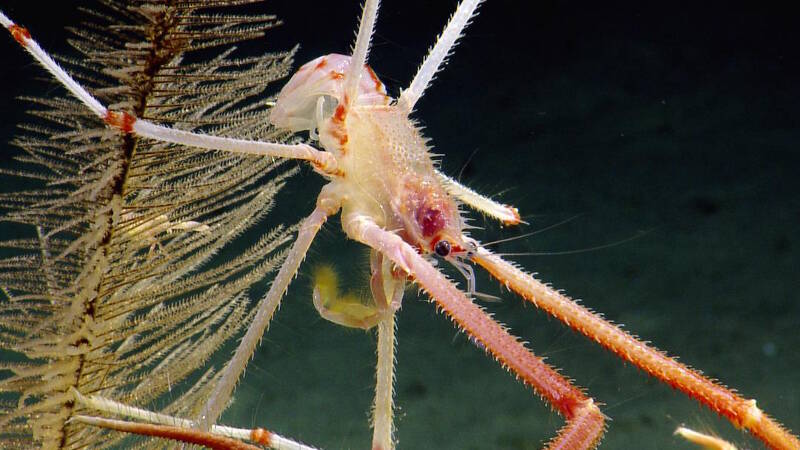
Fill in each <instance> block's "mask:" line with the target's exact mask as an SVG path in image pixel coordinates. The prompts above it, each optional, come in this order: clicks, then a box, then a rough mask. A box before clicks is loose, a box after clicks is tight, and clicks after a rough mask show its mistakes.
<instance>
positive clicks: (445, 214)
mask: <svg viewBox="0 0 800 450" xmlns="http://www.w3.org/2000/svg"><path fill="white" fill-rule="evenodd" d="M377 3H378V2H377V1H367V3H366V5H365V7H364V14H363V17H362V21H361V25H360V27H359V34H358V38H357V40H356V44H355V46H354V51H353V54H352V55H351V56H343V55H328V56H326V57H321V58H318V59H317V60H314V61H312V62H310V63H307V64H306V65H304V66H303V67H301V68H300V69H299V70H298V72H297V74H296V75H295V76H294V77H293V78H292V80H291V81H290V82H289V83H288V84H287V85H286V87H285V88H284V90H283V91H282V93H281V96H280V97H279V100H278V102H277V104H276V106H275V108H274V109H273V112H272V122H273V124H274V125H276V126H278V127H283V128H286V129H288V130H291V131H295V132H300V131H308V132H309V133H310V134H311V136H312V138H314V139H316V140H318V141H319V144H320V146H321V147H322V148H324V150H325V151H319V150H317V149H315V148H313V147H311V146H309V145H306V144H296V145H284V144H272V143H264V142H253V141H245V140H236V139H228V138H218V137H213V136H205V135H197V134H193V133H187V132H183V131H179V130H174V129H170V128H166V127H161V126H158V125H155V124H152V123H150V122H147V121H144V120H139V119H137V118H135V117H133V116H131V115H130V114H127V113H124V112H116V111H110V110H108V109H106V108H105V107H104V106H102V105H100V104H99V103H98V102H97V101H96V100H95V99H94V98H93V97H92V96H91V95H89V94H88V93H87V92H86V91H85V90H84V89H83V88H81V87H80V86H78V85H77V83H75V82H74V81H73V80H72V79H71V78H70V77H69V75H67V74H66V73H65V72H63V71H62V70H61V69H60V68H58V66H57V65H55V63H54V62H53V61H52V60H51V59H49V57H48V56H47V55H46V54H45V53H44V52H43V51H42V50H41V49H40V48H39V47H38V45H36V43H35V42H34V41H33V40H32V39H31V38H30V34H29V33H27V31H26V30H25V29H24V28H21V27H19V26H17V25H14V24H13V23H12V22H11V21H10V20H8V19H7V18H6V17H5V16H1V17H0V20H1V21H2V22H3V24H4V25H5V26H6V27H7V28H8V29H9V30H10V31H11V33H12V35H14V37H15V39H16V40H17V41H18V42H19V43H20V44H21V45H23V47H25V48H26V49H27V50H29V51H30V52H31V53H32V54H34V56H35V57H37V59H39V60H40V62H42V63H43V64H44V65H45V66H46V67H47V68H48V70H50V71H51V72H52V73H53V74H54V76H56V78H58V79H59V80H60V81H61V82H63V83H64V84H65V85H67V87H68V88H69V89H70V90H71V92H72V93H73V94H74V95H76V96H77V97H78V98H80V99H81V100H82V101H83V102H84V103H85V104H86V105H87V106H88V107H89V108H90V109H91V110H92V111H93V112H94V113H95V114H96V115H97V116H99V117H101V118H103V120H105V121H106V123H108V125H109V126H111V127H114V128H117V129H119V130H120V131H121V132H123V133H133V134H137V135H139V136H142V137H147V138H151V139H157V140H161V141H167V142H174V143H179V144H183V145H190V146H196V147H201V148H207V149H214V150H223V151H230V152H236V153H250V154H255V155H262V156H272V157H287V158H295V159H301V160H306V161H309V163H310V164H312V166H313V167H314V168H315V170H316V171H317V172H319V173H320V174H321V175H322V176H324V177H326V178H327V179H328V180H329V183H328V184H327V185H326V186H325V188H324V189H323V191H322V192H321V193H320V195H319V197H318V200H317V206H316V208H315V210H314V211H313V212H312V213H311V214H310V215H309V216H308V217H307V218H306V219H305V221H304V222H303V225H302V227H301V230H300V232H299V234H298V238H297V240H296V242H295V244H294V245H293V247H292V249H291V250H290V253H289V255H288V256H287V259H286V262H285V263H284V265H283V267H282V268H281V270H280V272H279V274H278V275H277V277H276V279H275V281H274V282H273V285H272V287H271V291H270V293H269V295H268V296H267V297H266V298H265V300H264V301H263V303H262V304H261V305H259V312H258V314H257V315H256V318H255V320H254V322H253V324H252V325H251V327H250V329H249V330H248V333H247V335H246V336H245V338H244V339H243V340H242V343H241V345H240V346H239V348H238V349H237V352H236V354H235V356H234V358H233V359H232V360H231V362H230V363H229V366H228V369H227V370H226V371H225V376H224V377H223V379H222V380H221V381H220V383H219V384H218V385H217V386H216V390H215V391H214V393H213V394H212V395H211V397H210V398H209V401H208V406H207V409H206V416H205V417H204V422H205V426H210V425H211V424H212V423H213V422H215V421H216V418H217V417H218V416H219V414H220V413H221V411H222V409H223V408H224V406H225V405H224V404H223V402H221V401H220V399H224V398H227V394H229V393H230V391H231V390H232V389H233V387H234V384H235V382H236V380H237V379H238V377H239V375H240V373H241V371H242V370H243V369H244V366H245V364H246V363H247V361H248V360H249V358H250V356H251V354H252V352H253V351H254V349H255V346H256V344H257V342H258V340H259V339H260V337H261V334H262V333H263V330H264V329H265V327H266V325H267V323H268V322H269V320H270V318H271V316H272V314H273V312H274V311H275V309H276V308H277V306H278V303H279V301H280V298H281V297H282V295H283V293H284V292H285V290H286V288H287V286H288V284H289V282H290V281H291V279H292V278H293V277H294V274H295V273H296V271H297V269H298V267H299V264H300V262H301V261H302V260H303V258H304V256H305V254H306V252H307V250H308V248H309V246H310V244H311V242H312V241H313V239H314V237H315V235H316V233H317V231H318V230H319V229H320V227H321V226H322V225H323V223H324V222H325V221H326V219H327V217H328V216H330V215H333V214H335V213H337V212H339V211H341V217H342V224H343V228H344V231H345V233H346V234H347V235H348V236H349V237H350V238H352V239H354V240H357V241H359V242H362V243H364V244H366V245H368V246H369V247H370V248H371V249H372V256H373V264H372V276H373V282H372V284H371V287H372V293H373V296H374V297H375V308H376V311H377V312H378V314H376V316H375V323H377V324H378V326H379V349H381V350H379V364H378V366H379V369H378V370H379V376H378V387H377V389H376V390H377V395H376V413H375V422H376V423H375V435H374V440H373V448H383V449H388V448H391V447H392V446H393V442H392V419H391V415H392V399H391V378H392V367H391V364H392V359H393V356H392V348H393V343H392V341H393V336H392V332H393V325H392V321H393V314H394V311H395V309H396V308H397V307H398V306H399V298H400V297H401V296H402V292H403V287H404V283H405V280H406V278H410V279H412V280H413V281H414V282H415V283H418V284H419V286H420V287H421V288H422V289H424V290H425V291H427V292H428V293H429V294H430V296H431V297H432V299H433V300H434V301H435V302H436V303H437V304H438V306H439V307H441V308H442V309H443V310H444V311H445V312H446V313H447V314H448V315H450V316H451V317H452V318H453V320H454V321H456V322H457V323H458V324H459V326H460V327H461V328H462V329H463V330H464V331H465V332H467V333H468V334H469V335H470V336H471V337H472V338H474V339H475V340H476V341H477V342H479V343H480V344H481V345H482V346H483V347H484V348H485V349H486V350H487V351H488V352H489V353H491V354H492V355H493V356H494V357H495V358H496V359H497V360H498V361H499V362H500V363H501V364H503V365H504V366H506V367H508V368H509V369H510V370H512V371H513V372H514V373H515V374H516V375H517V376H518V377H519V378H521V379H522V380H523V381H524V382H525V383H526V384H528V385H530V386H531V387H533V388H534V389H535V390H536V391H537V392H538V393H539V394H541V395H542V396H543V397H544V398H546V399H547V400H548V402H550V403H551V405H553V407H554V408H555V409H557V410H558V411H559V413H561V414H562V415H563V416H564V417H565V418H566V419H567V421H568V423H567V425H566V426H565V427H564V429H562V430H561V432H560V433H559V435H558V436H557V437H556V438H555V439H554V440H553V441H552V442H551V444H550V445H551V447H553V448H575V449H581V448H593V447H594V446H595V445H596V444H597V442H598V441H599V439H600V436H601V435H602V433H603V430H604V427H605V425H604V423H605V422H604V416H603V415H602V413H601V412H600V410H599V409H598V407H597V406H596V405H595V404H594V402H593V401H592V400H591V399H590V398H588V397H586V396H585V395H584V394H583V393H582V392H581V391H580V390H579V389H577V388H576V387H574V386H572V384H571V383H570V382H569V381H568V380H566V379H565V378H563V377H562V376H560V375H559V374H558V373H557V372H556V371H554V370H553V369H552V368H550V367H549V366H547V365H546V364H545V363H544V362H543V361H542V360H541V359H540V358H538V357H536V356H535V355H533V354H532V353H531V352H530V351H528V350H527V349H526V348H525V347H524V345H523V344H522V343H520V342H519V341H518V340H517V339H516V338H515V337H513V336H512V335H510V334H509V333H508V332H507V331H506V330H505V329H504V327H502V326H501V325H500V324H498V323H497V322H495V321H494V320H492V319H491V318H490V317H489V316H488V315H486V314H485V313H484V312H483V311H482V309H481V308H480V307H478V306H476V305H475V304H473V303H472V302H471V301H470V299H469V297H468V296H467V295H465V294H464V293H463V292H461V291H460V290H458V289H457V288H456V286H455V285H454V284H452V283H451V282H450V281H448V280H447V279H446V278H445V277H444V276H443V275H442V274H441V273H440V272H439V271H438V270H437V269H436V268H435V267H434V266H433V265H432V264H431V262H430V258H432V257H435V256H434V255H436V256H438V257H440V258H443V259H445V260H447V261H448V262H450V263H452V264H454V265H455V266H456V267H457V268H459V269H461V270H463V271H465V272H466V273H467V276H468V280H469V279H470V273H469V270H471V269H469V267H470V266H468V265H467V263H466V262H467V261H469V262H473V263H476V264H478V265H480V266H482V267H484V268H485V269H486V270H487V271H488V272H489V273H490V274H491V275H492V276H494V277H495V278H497V279H498V280H499V281H500V282H501V283H503V284H504V285H506V286H507V287H508V288H509V289H511V290H514V291H515V292H517V293H518V294H520V295H521V296H522V297H523V298H525V299H527V300H529V301H531V302H532V303H534V304H535V305H536V306H538V307H540V308H543V309H545V310H546V311H547V312H548V313H550V314H552V315H554V316H555V317H557V318H559V319H560V320H562V321H564V322H565V323H567V324H568V325H570V326H571V327H573V328H574V329H576V330H577V331H579V332H581V333H583V334H585V335H586V336H588V337H590V338H591V339H593V340H595V341H597V342H598V343H600V344H601V345H602V346H604V347H606V348H608V349H609V350H611V351H613V352H614V353H616V354H617V355H619V356H620V357H622V358H623V359H625V360H628V361H630V362H632V363H633V364H635V365H637V366H638V367H640V368H641V369H643V370H645V371H647V372H648V373H650V374H651V375H653V376H655V377H657V378H659V379H661V380H663V381H665V382H666V383H668V384H671V385H673V386H675V387H676V388H678V389H680V390H682V391H684V392H685V393H687V394H688V395H690V396H692V397H695V398H697V399H698V400H699V401H701V402H702V403H704V404H706V405H707V406H709V407H710V408H711V409H713V410H715V411H717V412H718V413H720V414H722V415H724V416H726V417H727V418H728V419H729V420H731V422H733V423H734V424H735V425H737V426H742V427H745V428H747V429H749V430H750V431H751V432H752V433H753V434H755V435H756V436H758V437H759V438H761V439H762V440H764V441H765V442H766V443H767V444H768V445H770V446H772V447H774V448H800V442H798V440H797V438H795V437H793V436H791V435H790V434H789V433H788V432H786V431H785V430H783V429H782V428H781V427H780V426H779V425H777V424H775V423H774V422H773V421H772V420H771V419H770V418H768V417H767V416H766V415H764V414H762V413H761V411H760V410H759V409H758V408H757V407H756V405H755V401H753V400H745V399H742V398H740V397H739V396H737V395H736V394H734V393H733V392H731V391H730V390H728V389H726V388H723V387H721V386H719V385H717V384H715V383H714V382H712V381H710V380H708V379H706V378H704V377H703V376H701V375H700V374H698V373H697V372H695V371H693V370H691V369H689V368H688V367H686V366H684V365H682V364H680V363H678V362H676V361H675V360H673V359H671V358H668V357H666V356H665V355H663V354H662V353H660V352H659V351H657V350H655V349H653V348H651V347H648V346H647V345H645V344H643V343H641V342H639V341H638V340H637V339H635V338H633V337H632V336H630V335H628V334H627V333H625V332H624V331H622V330H621V329H620V328H618V327H616V326H614V325H613V324H610V323H608V322H606V321H604V320H603V319H601V318H600V317H599V316H597V315H595V314H593V313H591V312H590V311H589V310H587V309H586V308H583V307H581V306H579V305H577V304H575V303H574V302H572V301H571V300H569V299H568V298H566V297H564V296H563V295H562V294H560V293H558V292H556V291H554V290H552V289H550V288H548V287H547V286H545V285H543V284H542V283H540V282H539V281H537V280H535V279H534V278H532V277H531V276H530V275H528V274H526V273H525V272H523V271H521V270H519V269H518V268H516V267H514V266H513V265H511V264H510V263H508V262H506V261H504V260H502V259H501V258H499V257H498V256H496V255H493V254H492V253H490V252H489V251H488V250H486V249H485V248H483V247H481V246H480V244H479V243H477V242H476V241H474V240H473V239H471V238H469V237H467V236H465V234H464V232H463V228H464V223H463V220H462V218H461V213H460V211H459V209H458V204H457V203H456V200H459V201H461V202H462V203H465V204H467V205H468V206H471V207H473V208H474V209H476V210H478V211H481V212H484V213H486V214H487V215H490V216H492V217H495V218H498V219H499V220H501V221H503V222H504V223H506V224H508V225H513V224H515V223H518V222H519V215H518V213H517V211H516V210H515V209H514V208H512V207H509V206H505V205H501V204H498V203H496V202H494V201H492V200H491V199H488V198H485V197H482V196H480V195H478V194H476V193H474V192H473V191H470V190H468V189H467V188H465V187H463V186H461V185H460V184H458V183H457V182H455V181H454V180H451V179H449V178H447V177H445V176H444V175H442V174H441V173H439V172H438V171H437V170H436V168H435V166H434V163H433V162H432V160H431V156H430V154H429V153H428V148H427V146H426V145H425V141H424V139H423V138H422V136H421V135H420V133H419V131H418V130H417V128H416V127H415V126H414V124H413V123H412V122H411V121H410V120H409V115H410V114H411V113H412V112H413V108H414V105H415V104H416V102H417V101H418V100H419V98H420V97H421V96H422V95H423V93H424V90H425V89H426V87H427V86H428V85H429V83H430V81H431V79H432V77H433V75H434V74H435V73H436V71H437V70H438V69H439V68H440V67H441V66H442V64H443V62H444V60H445V57H446V55H447V54H448V53H449V51H450V50H451V49H452V47H453V46H454V45H455V42H456V40H457V39H458V37H459V36H460V35H461V32H462V30H463V29H464V27H465V26H466V25H467V23H468V22H469V20H470V18H471V17H473V16H474V14H475V10H476V8H477V6H478V3H480V2H479V1H477V0H471V1H470V0H466V1H464V2H462V3H461V4H460V5H459V7H458V10H457V11H456V13H455V14H454V16H453V18H452V19H451V21H450V22H449V24H448V25H447V27H446V29H445V31H444V32H443V34H442V36H441V37H440V38H439V40H438V41H437V43H436V45H435V46H434V47H433V49H432V50H431V52H430V54H429V55H428V57H427V58H426V59H425V61H424V63H423V64H422V66H421V67H420V69H419V71H418V73H417V75H416V76H415V77H414V80H413V82H412V83H411V85H410V86H409V87H408V88H407V89H406V90H404V91H403V92H402V94H401V95H400V97H399V98H398V100H397V101H396V102H393V101H392V100H391V99H390V98H389V97H388V96H387V95H386V92H385V89H384V88H383V85H382V83H381V82H380V80H378V79H377V77H376V76H375V74H374V72H372V71H371V69H369V68H368V67H367V66H366V65H365V63H366V60H367V54H368V48H369V41H370V37H371V34H372V30H373V26H374V22H375V19H376V15H377ZM470 286H472V284H470ZM468 291H470V293H473V294H474V287H470V288H468ZM320 296H323V294H320ZM327 297H328V300H330V301H333V302H335V301H336V299H335V298H333V297H335V295H334V294H330V295H327ZM323 303H324V302H323ZM321 309H322V310H326V307H325V306H322V307H321ZM341 322H342V323H344V324H350V325H352V324H353V323H355V322H354V319H353V318H352V317H351V316H348V314H347V313H345V314H344V316H343V317H342V319H341ZM370 325H372V323H371V324H370Z"/></svg>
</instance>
